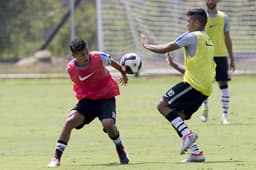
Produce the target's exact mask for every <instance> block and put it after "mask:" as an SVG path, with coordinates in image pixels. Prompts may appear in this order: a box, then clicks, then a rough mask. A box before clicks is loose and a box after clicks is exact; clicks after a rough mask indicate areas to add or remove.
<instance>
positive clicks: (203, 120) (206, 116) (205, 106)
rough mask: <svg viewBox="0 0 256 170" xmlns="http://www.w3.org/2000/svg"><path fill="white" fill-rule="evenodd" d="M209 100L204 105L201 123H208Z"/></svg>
mask: <svg viewBox="0 0 256 170" xmlns="http://www.w3.org/2000/svg"><path fill="white" fill-rule="evenodd" d="M208 110H209V107H208V99H206V100H205V101H204V102H203V104H202V112H201V115H200V119H201V122H207V121H208Z"/></svg>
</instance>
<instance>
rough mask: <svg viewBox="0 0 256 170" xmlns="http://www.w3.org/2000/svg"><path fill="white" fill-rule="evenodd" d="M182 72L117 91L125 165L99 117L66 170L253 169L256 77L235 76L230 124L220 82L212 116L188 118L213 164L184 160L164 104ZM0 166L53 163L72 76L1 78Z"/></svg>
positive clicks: (12, 168) (72, 150)
mask: <svg viewBox="0 0 256 170" xmlns="http://www.w3.org/2000/svg"><path fill="white" fill-rule="evenodd" d="M179 80H181V77H175V76H170V77H141V78H130V80H129V84H128V85H127V86H126V87H121V96H119V97H117V103H118V107H117V110H118V117H117V124H118V127H119V129H120V132H121V136H122V139H123V142H124V144H125V146H126V149H127V151H128V152H129V156H130V164H129V165H119V163H118V157H117V155H116V153H115V150H114V145H113V144H112V142H111V141H110V140H109V139H108V137H107V136H106V134H104V133H103V131H102V127H101V125H100V123H99V121H98V120H95V121H94V122H92V123H91V124H90V125H88V126H86V127H85V128H83V129H82V130H79V131H77V130H74V131H73V133H72V137H71V140H70V142H69V145H68V147H67V149H66V151H65V153H64V155H63V159H62V166H61V167H60V168H59V169H73V170H79V169H83V170H84V169H100V170H101V169H107V170H113V169H114V170H115V169H116V170H119V169H124V170H125V169H134V170H148V169H152V170H160V169H171V170H240V169H242V170H247V169H248V170H252V169H255V167H256V156H255V153H256V143H255V141H256V137H255V129H256V116H255V110H254V107H253V105H254V104H255V103H256V96H255V84H254V83H255V82H256V77H255V76H254V77H253V76H248V77H245V76H243V77H238V76H236V77H235V76H234V77H233V80H232V82H231V83H230V91H231V110H230V112H231V113H230V120H231V122H232V124H231V125H229V126H222V125H220V115H221V114H220V113H221V105H220V101H219V94H220V92H219V90H218V88H217V84H215V86H214V92H213V95H212V96H211V97H210V99H209V106H210V111H209V121H208V122H207V123H201V122H200V121H199V112H197V113H195V114H194V115H193V117H192V119H191V120H190V121H187V122H186V123H187V124H188V126H189V127H190V128H191V129H192V130H193V131H195V132H197V133H198V134H199V139H198V141H197V143H198V145H199V147H200V148H201V149H202V150H203V151H204V153H205V156H206V162H205V163H190V164H182V163H179V161H181V160H183V159H184V158H185V157H186V156H188V155H185V156H180V155H179V150H180V147H181V140H180V139H179V138H178V136H177V134H176V133H175V132H174V130H173V129H172V127H171V126H170V124H169V123H168V122H167V121H166V120H165V119H164V118H163V117H162V116H160V114H159V113H158V112H157V110H156V105H157V103H158V101H159V99H160V98H161V96H162V94H163V93H164V92H165V91H166V90H167V89H168V88H169V87H171V86H172V85H174V83H176V82H178V81H179ZM0 101H1V102H0V114H1V119H0V169H1V170H38V169H48V168H47V164H48V162H49V161H50V159H51V158H52V156H53V153H54V148H55V142H56V140H57V137H58V134H59V131H60V129H61V128H62V125H63V122H64V120H65V118H66V114H67V113H68V111H69V109H70V108H71V107H73V105H74V104H75V103H76V100H75V98H74V96H73V94H72V87H71V83H70V81H69V80H68V79H27V80H24V79H1V83H0Z"/></svg>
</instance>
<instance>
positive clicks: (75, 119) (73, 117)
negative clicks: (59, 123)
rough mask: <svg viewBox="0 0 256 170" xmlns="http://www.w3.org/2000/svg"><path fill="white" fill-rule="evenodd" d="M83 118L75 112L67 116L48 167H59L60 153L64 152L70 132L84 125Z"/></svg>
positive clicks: (72, 111)
mask: <svg viewBox="0 0 256 170" xmlns="http://www.w3.org/2000/svg"><path fill="white" fill-rule="evenodd" d="M84 119H85V118H84V116H83V115H81V114H80V113H79V112H78V111H77V110H71V111H70V113H69V114H68V117H67V119H66V121H65V123H64V126H63V128H62V130H61V132H60V135H59V138H58V141H57V143H56V149H55V155H54V158H53V159H52V161H51V162H50V163H49V164H48V167H57V166H60V160H61V156H62V153H63V152H64V150H65V148H66V146H67V144H68V141H69V138H70V134H71V131H72V130H73V129H74V128H76V127H78V126H80V125H82V124H83V123H84Z"/></svg>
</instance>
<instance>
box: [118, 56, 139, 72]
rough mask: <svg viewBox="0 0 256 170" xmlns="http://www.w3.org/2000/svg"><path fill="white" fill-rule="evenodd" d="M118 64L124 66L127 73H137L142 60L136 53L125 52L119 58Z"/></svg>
mask: <svg viewBox="0 0 256 170" xmlns="http://www.w3.org/2000/svg"><path fill="white" fill-rule="evenodd" d="M120 64H121V65H123V66H125V67H126V73H127V74H137V73H138V72H139V71H140V69H141V66H142V60H141V58H140V57H139V56H138V55H137V54H136V53H127V54H125V55H123V56H122V57H121V59H120Z"/></svg>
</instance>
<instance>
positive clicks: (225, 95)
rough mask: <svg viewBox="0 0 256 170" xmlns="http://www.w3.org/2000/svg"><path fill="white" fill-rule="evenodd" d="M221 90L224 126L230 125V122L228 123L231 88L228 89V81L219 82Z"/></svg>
mask: <svg viewBox="0 0 256 170" xmlns="http://www.w3.org/2000/svg"><path fill="white" fill-rule="evenodd" d="M218 83H219V88H220V92H221V94H220V95H221V104H222V118H221V119H222V122H221V123H222V124H223V125H228V124H230V122H229V121H228V110H229V102H230V101H229V99H230V94H229V88H228V82H227V81H219V82H218Z"/></svg>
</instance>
